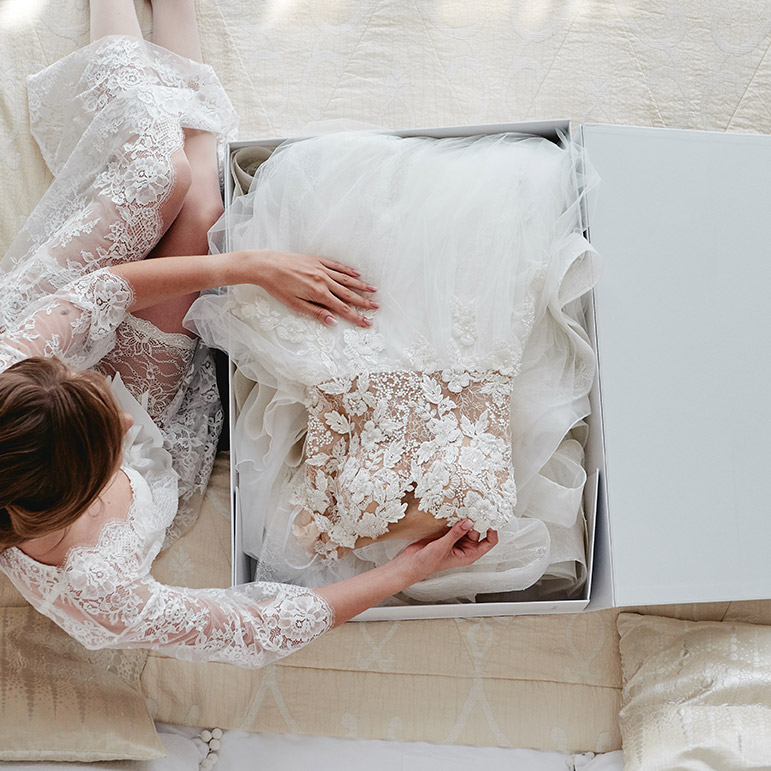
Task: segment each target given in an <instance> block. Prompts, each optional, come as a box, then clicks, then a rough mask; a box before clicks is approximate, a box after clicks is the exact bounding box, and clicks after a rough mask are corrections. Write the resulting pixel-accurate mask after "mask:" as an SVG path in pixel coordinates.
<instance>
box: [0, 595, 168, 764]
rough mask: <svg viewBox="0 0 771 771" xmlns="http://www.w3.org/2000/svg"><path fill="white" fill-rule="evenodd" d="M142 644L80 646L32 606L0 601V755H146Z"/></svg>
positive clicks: (152, 745)
mask: <svg viewBox="0 0 771 771" xmlns="http://www.w3.org/2000/svg"><path fill="white" fill-rule="evenodd" d="M146 657H147V653H146V652H145V651H113V650H107V651H88V650H86V649H85V648H84V647H83V646H82V645H80V644H79V643H77V642H76V641H75V640H73V639H72V638H71V637H69V636H68V635H67V634H66V633H65V632H63V631H62V630H61V629H59V627H57V626H56V625H55V624H54V623H53V622H52V621H50V620H49V619H47V618H45V617H44V616H41V615H40V614H39V613H38V612H37V611H35V610H33V609H32V608H29V607H27V608H0V760H86V761H93V760H118V759H131V760H149V759H152V758H158V757H163V755H164V750H163V745H162V744H161V742H160V740H159V738H158V736H157V734H156V731H155V725H154V724H153V721H152V719H151V717H150V713H149V711H148V709H147V704H146V703H145V700H144V698H143V697H142V696H141V695H140V693H139V691H138V690H137V688H136V687H132V686H138V685H139V677H140V675H141V673H142V669H143V667H144V663H145V660H146Z"/></svg>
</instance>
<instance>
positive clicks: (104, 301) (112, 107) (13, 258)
mask: <svg viewBox="0 0 771 771" xmlns="http://www.w3.org/2000/svg"><path fill="white" fill-rule="evenodd" d="M29 92H30V111H31V117H32V125H33V131H34V133H35V136H36V138H37V140H38V143H39V144H40V147H41V151H42V152H43V156H44V157H45V159H46V162H47V163H48V165H49V167H50V168H51V170H52V171H53V173H54V174H55V175H56V178H55V180H54V182H53V184H52V185H51V187H50V188H49V190H48V192H47V193H46V195H45V196H44V197H43V199H42V201H41V202H40V204H39V205H38V207H37V208H36V209H35V211H34V212H33V213H32V215H30V217H29V219H28V220H27V223H26V225H25V227H24V229H23V230H22V232H21V233H20V235H19V236H18V237H17V239H16V240H15V241H14V243H13V244H12V245H11V248H10V250H9V252H8V254H7V255H6V256H5V258H4V259H3V262H2V268H4V269H5V271H6V272H5V273H4V274H3V289H4V291H3V292H2V294H0V370H2V369H5V368H6V367H8V366H11V365H12V364H14V363H15V362H17V361H20V360H21V359H24V358H27V357H29V356H58V357H60V358H61V359H63V360H64V361H65V362H66V363H67V364H68V365H69V366H71V367H73V368H76V369H83V368H87V367H97V368H99V369H100V370H101V371H102V372H104V373H105V374H108V375H120V378H115V381H114V382H113V392H114V393H115V395H116V398H118V400H119V402H120V401H121V399H127V400H128V402H126V403H123V402H122V406H123V408H124V409H127V410H129V411H131V410H132V409H133V410H134V411H133V412H132V414H133V415H134V417H135V425H134V427H132V429H130V433H131V435H132V437H133V439H132V440H131V442H130V444H131V446H130V447H129V448H128V449H127V450H126V454H125V464H124V467H123V468H124V471H125V472H126V474H127V476H128V477H129V480H130V482H131V488H132V493H133V503H132V505H131V508H130V510H129V512H128V514H127V515H126V517H125V518H124V519H121V518H117V519H112V520H109V519H108V520H107V521H106V522H105V523H104V525H103V527H102V529H101V531H100V533H99V536H98V540H97V543H95V544H93V545H91V544H84V545H78V546H75V547H73V548H72V549H71V550H70V551H69V553H68V555H67V557H66V560H65V562H64V563H63V565H61V567H56V566H49V565H44V564H42V563H39V562H36V561H35V560H33V559H32V558H30V557H28V556H27V555H26V554H24V553H23V552H22V551H21V550H19V549H17V548H10V549H6V550H5V551H4V552H3V553H2V554H0V568H2V569H3V571H4V572H6V573H7V574H8V575H9V577H10V578H11V580H12V581H13V583H14V584H15V585H16V586H17V588H18V589H19V591H21V593H22V594H23V595H24V596H25V597H26V598H27V600H28V601H29V602H30V603H31V604H32V605H34V606H35V607H36V608H38V610H40V611H41V612H42V613H44V614H45V615H47V616H49V617H50V618H52V619H53V620H54V621H55V622H56V623H57V624H59V625H60V626H61V627H62V628H63V629H65V630H66V631H67V632H68V633H69V634H71V635H72V636H73V637H75V638H76V639H77V640H79V641H80V642H81V643H82V644H83V645H85V646H86V647H88V648H104V647H114V648H117V647H149V648H155V649H157V650H162V651H164V652H166V653H169V654H171V655H176V656H179V657H183V658H191V659H196V660H213V661H226V662H232V663H236V664H241V665H243V666H248V667H258V666H262V665H264V664H266V663H268V662H270V661H272V660H274V659H276V658H279V657H280V656H284V655H286V654H287V653H291V652H292V651H293V650H296V649H297V648H298V647H300V646H301V645H304V644H305V643H307V642H308V641H309V640H311V639H313V638H314V637H316V636H318V635H319V634H321V633H322V632H324V631H325V630H326V629H328V628H329V626H330V625H331V624H332V612H331V610H330V608H329V606H328V605H327V603H326V602H325V601H324V600H323V598H321V597H319V596H318V595H316V594H314V593H313V592H311V591H309V590H306V589H295V588H293V587H286V586H282V585H278V584H258V585H254V586H246V587H235V588H233V589H212V590H191V589H184V588H176V587H169V586H164V585H162V584H159V583H158V582H157V581H155V580H154V579H153V578H152V577H151V576H150V575H149V571H150V566H151V564H152V561H153V559H154V558H155V556H156V555H157V554H158V552H159V551H160V549H161V548H163V546H165V545H168V543H169V542H170V541H171V540H173V539H174V538H175V537H176V536H177V535H179V534H180V533H181V532H182V531H183V530H184V529H185V528H186V527H188V526H189V525H190V524H191V523H192V522H193V521H194V519H195V516H196V513H197V509H196V507H195V505H194V498H195V497H196V495H201V494H203V491H204V489H205V487H206V483H207V480H208V476H209V472H210V469H211V465H212V462H213V460H214V454H215V452H216V444H217V437H218V435H219V430H220V427H221V425H222V410H221V407H220V404H219V397H218V394H217V387H216V379H215V374H214V366H213V361H212V358H211V354H210V353H209V351H208V349H207V348H205V347H204V346H202V345H199V343H198V341H197V340H194V339H192V338H188V337H187V336H185V335H171V334H167V333H164V332H161V331H160V330H159V329H157V328H156V327H155V326H154V325H152V324H150V323H149V322H147V321H143V320H142V319H139V318H135V317H133V316H131V315H130V314H128V309H129V308H130V307H131V306H132V305H133V303H134V295H133V291H132V288H131V286H130V285H129V284H128V283H127V282H126V281H124V280H123V279H122V278H120V277H119V276H117V275H116V274H115V273H113V272H111V270H110V267H111V266H113V265H116V264H120V263H123V262H126V261H129V260H136V259H140V258H142V257H144V256H145V255H146V254H147V253H148V252H149V250H150V249H152V247H153V246H154V245H155V243H156V242H157V241H158V239H159V238H160V236H161V234H162V232H163V229H164V226H165V225H168V222H164V216H165V211H166V209H165V206H166V204H167V202H168V201H169V200H170V199H171V197H173V196H174V194H175V185H176V167H175V162H174V153H175V152H176V151H177V150H179V149H180V148H181V147H182V140H183V133H182V127H183V126H184V127H190V128H197V129H202V130H207V131H213V132H216V133H217V134H218V135H219V136H220V137H225V136H232V135H233V129H234V126H235V115H234V113H233V109H232V107H231V106H230V103H229V101H228V99H227V97H226V96H225V94H224V92H223V91H222V87H221V86H220V85H219V82H218V81H217V79H216V77H215V76H214V74H213V72H212V71H211V69H210V68H208V67H205V66H203V65H200V64H196V63H195V62H191V61H188V60H185V59H181V58H180V57H177V56H175V55H174V54H171V53H170V52H168V51H164V49H161V48H158V47H157V46H153V45H152V44H149V43H145V42H144V41H141V40H138V39H135V38H128V37H119V36H113V37H108V38H103V39H101V40H99V41H97V42H96V43H93V44H92V45H91V46H88V47H87V48H85V49H82V50H80V51H77V52H75V53H74V54H72V55H71V56H69V57H67V58H66V59H64V60H62V61H61V62H57V63H56V64H54V65H52V66H51V67H49V68H48V69H46V70H44V71H43V72H42V73H40V74H39V75H36V76H34V77H33V78H32V79H31V80H30V88H29ZM65 95H66V98H65ZM118 381H120V385H118ZM132 400H133V401H132ZM137 402H138V403H137ZM142 406H144V410H143V409H142ZM151 417H152V419H153V420H154V421H155V423H153V422H152V420H151ZM139 469H141V473H140V471H139Z"/></svg>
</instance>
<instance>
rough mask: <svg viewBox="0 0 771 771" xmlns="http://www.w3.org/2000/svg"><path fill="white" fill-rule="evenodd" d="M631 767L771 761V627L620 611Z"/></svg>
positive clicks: (727, 768)
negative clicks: (683, 619) (687, 619)
mask: <svg viewBox="0 0 771 771" xmlns="http://www.w3.org/2000/svg"><path fill="white" fill-rule="evenodd" d="M618 631H619V634H620V635H621V643H620V647H621V665H622V670H623V706H622V708H621V712H620V715H619V717H620V722H621V736H622V741H623V748H624V762H625V766H624V768H625V769H626V771H658V769H661V771H691V769H693V770H694V771H696V769H698V771H705V770H706V769H720V771H732V769H751V768H763V769H768V768H769V767H771V740H770V739H769V737H771V627H766V626H756V625H753V624H732V623H728V622H720V621H679V620H677V619H672V618H659V617H658V616H641V615H638V614H636V613H621V614H619V617H618Z"/></svg>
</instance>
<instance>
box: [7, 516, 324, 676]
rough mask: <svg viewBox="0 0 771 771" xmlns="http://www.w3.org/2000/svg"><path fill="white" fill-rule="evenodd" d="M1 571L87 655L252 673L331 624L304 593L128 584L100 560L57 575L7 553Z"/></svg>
mask: <svg viewBox="0 0 771 771" xmlns="http://www.w3.org/2000/svg"><path fill="white" fill-rule="evenodd" d="M120 524H122V523H120ZM0 566H2V568H3V569H4V571H5V572H7V573H8V575H9V576H10V577H11V579H12V580H13V581H14V583H15V584H16V585H17V587H18V588H19V590H20V591H21V592H22V594H24V596H25V597H26V598H27V600H29V601H30V603H31V604H32V605H34V606H35V607H36V608H37V609H38V610H39V611H40V612H41V613H43V614H45V615H47V616H48V617H49V618H51V619H52V620H53V621H55V622H56V623H57V624H58V625H59V626H61V627H62V628H63V629H64V630H65V631H66V632H67V633H68V634H70V635H71V636H72V637H74V638H75V639H77V640H78V641H79V642H80V643H82V644H83V645H84V646H85V647H87V648H90V649H98V648H150V649H153V650H157V651H160V652H162V653H165V654H167V655H170V656H174V657H176V658H182V659H188V660H191V661H219V662H226V663H231V664H238V665H240V666H243V667H249V668H258V667H262V666H265V665H266V664H269V663H271V662H272V661H275V660H276V659H279V658H281V657H283V656H286V655H288V654H290V653H292V652H294V651H296V650H298V649H299V648H301V647H302V646H304V645H305V644H306V643H308V642H310V641H311V640H313V639H315V638H316V637H318V636H319V635H321V634H322V633H323V632H325V631H327V630H328V629H329V628H330V627H331V626H332V622H333V615H332V611H331V609H330V607H329V605H328V604H327V602H326V601H325V600H324V599H323V598H322V597H320V596H319V595H317V594H316V593H315V592H313V591H312V590H310V589H305V588H303V587H296V586H289V585H285V584H272V583H255V584H245V585H242V586H237V587H232V588H230V589H186V588H180V587H172V586H166V585H164V584H160V583H158V582H157V581H156V580H154V579H153V578H152V577H150V576H144V577H141V578H136V579H135V580H129V581H127V580H125V569H121V567H120V566H119V565H115V564H114V563H113V561H112V560H108V561H105V559H104V554H100V555H98V556H97V558H95V559H94V560H93V561H91V560H89V559H84V558H80V557H79V558H78V559H76V560H68V563H67V565H66V566H65V568H63V569H58V568H54V567H51V566H47V565H42V564H40V563H37V562H34V561H33V560H30V559H29V558H27V557H26V555H24V554H23V553H22V552H20V551H19V550H18V549H8V550H7V552H5V553H4V554H3V555H0ZM121 573H122V574H123V578H124V580H122V581H121V580H118V576H119V575H120V574H121Z"/></svg>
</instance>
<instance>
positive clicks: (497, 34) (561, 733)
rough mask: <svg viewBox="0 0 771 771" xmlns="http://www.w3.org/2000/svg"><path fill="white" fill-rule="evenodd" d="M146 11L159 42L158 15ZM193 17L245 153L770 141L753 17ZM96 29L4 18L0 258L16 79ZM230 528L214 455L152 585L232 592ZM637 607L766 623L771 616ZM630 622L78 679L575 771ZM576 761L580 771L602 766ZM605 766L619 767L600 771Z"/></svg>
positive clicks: (726, 13)
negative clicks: (318, 132) (584, 136)
mask: <svg viewBox="0 0 771 771" xmlns="http://www.w3.org/2000/svg"><path fill="white" fill-rule="evenodd" d="M137 8H138V10H139V12H140V18H141V21H142V26H143V30H144V32H145V33H146V34H147V35H148V36H149V34H150V32H151V10H150V5H149V2H147V0H140V2H139V4H138V6H137ZM198 11H199V24H200V29H201V35H202V47H203V53H204V59H205V61H206V62H208V63H210V64H212V65H213V66H214V68H215V70H216V71H217V73H218V74H219V76H220V78H221V80H222V81H223V84H224V86H225V88H226V90H227V91H228V93H229V95H230V97H231V99H232V101H233V103H234V105H235V107H236V110H237V111H238V113H239V114H240V116H241V127H240V137H241V138H243V139H249V138H254V137H266V136H287V135H292V134H296V133H298V132H301V131H307V130H312V128H313V124H315V123H318V122H320V121H330V120H348V121H350V120H358V121H361V122H364V123H367V124H371V125H377V126H382V127H387V128H409V127H418V126H441V125H458V124H480V123H497V122H506V121H522V120H531V119H541V118H555V117H564V116H568V117H570V118H572V119H574V120H575V121H577V122H602V123H619V124H636V125H643V126H671V127H677V128H692V129H708V130H716V131H740V132H742V131H749V132H767V123H766V119H767V111H766V107H765V106H766V105H767V104H768V100H769V98H771V67H770V66H769V59H768V50H769V44H770V42H771V17H769V16H768V12H767V11H766V10H764V9H763V7H762V6H761V5H760V4H753V3H751V2H744V3H740V2H736V3H731V4H730V5H725V4H721V5H719V6H718V5H713V4H711V3H709V4H708V3H705V2H699V0H680V2H678V3H672V2H670V0H652V1H651V2H647V1H646V2H643V0H618V1H617V2H610V1H608V2H605V1H604V0H572V1H571V2H565V3H544V2H539V1H538V0H506V1H505V2H504V0H484V1H483V2H479V3H473V4H469V3H466V2H463V0H415V1H414V2H410V3H405V2H401V1H400V0H363V1H362V2H352V0H325V1H324V2H321V1H319V0H266V2H263V3H259V4H255V3H253V2H252V0H206V2H204V1H203V0H201V2H200V4H199V8H198ZM87 20H88V7H87V3H86V2H85V0H80V2H75V3H58V2H53V0H6V2H4V3H3V4H2V6H0V50H2V51H3V55H2V57H1V58H0V72H1V73H2V81H3V88H2V93H1V94H0V165H1V166H2V168H3V180H4V183H5V184H4V185H3V186H2V188H0V204H1V205H0V248H2V250H3V251H5V248H6V247H7V245H8V243H9V242H10V240H11V238H12V237H13V235H14V233H15V232H16V230H17V229H18V227H19V224H20V222H22V221H23V219H24V217H25V215H26V214H28V212H29V211H31V209H32V208H33V207H34V205H35V203H36V202H37V200H38V199H39V197H40V196H41V194H42V193H43V191H44V190H45V189H46V186H47V185H48V183H49V181H50V174H49V172H48V170H47V169H46V167H45V164H44V162H43V160H42V158H41V157H40V154H39V152H38V151H37V147H36V145H35V143H34V141H33V139H32V138H31V136H30V134H29V123H28V115H27V107H26V90H25V76H26V75H27V74H29V73H33V72H36V71H37V70H39V69H40V68H42V67H43V66H45V65H47V64H50V63H51V62H53V61H55V60H56V59H58V58H60V57H62V56H64V55H65V54H67V53H69V52H70V51H72V50H74V49H75V48H77V47H79V46H81V45H82V44H83V43H85V42H86V41H87V34H88V25H87ZM229 515H230V504H229V480H228V457H227V454H226V453H221V454H220V456H219V457H218V460H217V463H216V466H215V470H214V474H213V476H212V480H211V483H210V487H209V490H208V493H207V496H206V499H205V501H204V503H203V507H202V511H201V516H200V518H199V521H198V523H197V524H196V526H195V527H194V528H193V530H192V531H190V532H189V533H188V534H187V535H185V536H184V537H183V538H182V539H181V540H179V541H178V542H177V543H176V544H175V545H174V546H173V547H172V548H171V549H170V550H169V551H168V552H166V553H164V554H163V555H162V556H161V557H160V558H159V559H158V560H157V562H156V565H155V568H154V574H155V575H156V577H157V578H159V579H161V580H163V581H166V582H169V583H173V584H177V585H186V586H193V587H203V586H226V585H228V584H229V578H230V524H229ZM0 609H2V612H3V613H5V614H6V616H5V618H6V619H15V620H14V621H13V623H18V624H21V626H20V627H19V628H21V629H23V628H24V624H29V623H32V622H31V621H30V620H29V618H28V616H27V615H25V614H26V613H27V609H26V608H25V607H24V601H23V600H22V599H21V598H20V596H19V595H18V594H17V593H16V592H15V591H14V590H13V588H12V587H11V586H10V584H9V583H8V582H7V580H6V579H5V578H4V577H2V576H0ZM637 610H638V611H639V612H641V613H646V614H657V615H660V616H670V617H674V618H678V619H684V620H712V621H734V622H747V623H754V624H771V602H769V601H757V602H744V603H720V604H711V605H694V606H667V607H661V608H640V609H637ZM618 613H619V611H618V610H610V611H602V612H593V613H585V614H579V615H570V616H540V617H516V618H496V619H490V618H478V619H457V620H435V621H414V622H401V623H400V622H377V623H352V624H347V625H345V626H344V627H342V628H340V629H337V630H335V631H334V632H332V633H330V634H328V635H326V636H324V637H322V638H321V639H320V640H318V641H317V642H315V643H314V644H312V645H310V646H309V647H308V648H306V649H304V650H302V651H300V652H298V653H297V654H294V655H292V656H291V657H289V658H287V659H285V660H283V661H280V662H278V663H277V664H275V665H273V666H270V667H267V668H266V669H264V670H261V671H243V670H239V669H237V668H235V667H230V666H227V665H223V664H192V663H188V662H182V661H176V660H172V659H169V658H166V657H163V656H161V655H158V654H155V653H149V654H148V653H147V652H140V651H132V652H126V653H125V654H124V653H120V654H115V655H114V656H112V658H111V659H110V660H109V661H106V660H96V659H94V660H93V661H91V660H88V661H87V663H88V665H89V666H99V667H107V668H108V669H109V668H110V667H111V668H112V670H111V671H113V672H114V673H116V675H117V676H119V677H122V678H123V679H124V681H125V682H127V683H128V684H129V686H130V687H131V688H132V689H133V691H134V692H136V693H137V694H139V695H140V697H141V700H142V703H144V704H145V705H146V708H147V709H148V711H149V715H150V717H151V718H152V720H153V721H157V722H161V723H166V724H173V725H176V726H190V727H201V726H203V727H206V726H209V727H211V726H218V727H220V728H222V729H227V730H229V731H241V732H261V733H269V734H292V735H301V736H306V737H308V736H317V737H318V736H324V737H333V738H337V739H339V740H344V739H360V740H391V741H397V742H433V743H438V744H442V745H478V746H486V747H497V748H534V749H538V750H542V751H544V752H552V753H562V755H563V762H564V757H568V758H569V757H573V758H574V759H575V757H577V756H576V755H575V753H589V752H590V753H611V752H613V751H617V750H619V749H620V748H621V733H620V728H619V719H618V715H619V710H620V708H621V703H622V690H621V689H622V670H621V661H620V656H619V647H618V639H619V638H618V633H617V630H616V622H617V616H618ZM36 623H37V622H36ZM40 623H42V621H41V622H40ZM10 624H11V621H7V628H10V626H8V625H10ZM40 634H41V635H42V636H43V637H44V638H45V639H46V640H47V643H46V644H49V645H52V646H55V645H57V644H59V642H57V641H60V643H61V644H62V645H65V644H66V643H65V642H64V641H63V640H62V638H61V637H59V636H57V630H56V629H55V628H53V627H51V628H50V629H48V628H46V629H45V630H42V631H41V632H40ZM9 639H10V638H9ZM13 639H14V640H16V641H17V642H16V643H14V644H19V643H18V640H19V639H23V638H20V637H19V636H17V637H14V638H13ZM41 639H42V638H41ZM9 646H10V647H9ZM15 655H16V649H15V648H14V647H13V645H11V644H10V643H8V644H3V646H2V647H0V658H2V657H6V660H7V661H9V660H11V659H13V657H14V656H15ZM72 655H73V656H74V655H76V653H74V652H73V653H72ZM77 655H78V656H81V654H80V653H77ZM84 656H85V654H83V655H82V656H81V659H83V660H84V661H86V659H87V657H86V658H83V657H84ZM97 658H98V657H97ZM79 660H80V659H79ZM25 698H26V699H27V701H26V702H25V703H26V704H27V706H28V707H29V709H27V714H26V716H25V715H24V714H23V712H18V713H16V714H12V715H10V718H9V716H7V715H4V716H3V723H4V725H6V726H8V728H7V729H6V730H7V731H8V732H10V733H14V732H15V733H19V732H25V731H31V732H33V731H35V730H38V729H36V727H35V723H34V720H32V719H31V718H30V716H35V715H37V716H38V717H39V715H40V714H41V713H39V712H36V711H35V709H37V707H35V709H33V708H32V707H30V706H29V705H30V704H32V705H33V706H35V704H37V702H35V696H34V692H30V693H28V694H27V696H26V697H25ZM41 698H42V697H41ZM30 700H31V701H30ZM38 701H39V700H38ZM320 705H323V708H320ZM9 719H11V721H12V722H11V723H9V722H8V720H9ZM179 730H180V731H181V730H182V729H181V728H180V729H179ZM191 730H192V729H191ZM227 736H228V734H227V733H226V738H227ZM188 738H190V737H188ZM190 740H191V741H192V739H190ZM168 741H169V740H167V743H168ZM298 741H299V740H298ZM234 742H235V739H234ZM66 744H67V743H66V741H65V742H64V744H63V745H62V746H64V745H66ZM68 746H69V745H68ZM223 747H224V743H223ZM199 749H200V748H199ZM0 750H2V747H0ZM159 751H160V750H158V746H157V745H156V754H157V753H158V752H159ZM265 751H266V752H267V750H265ZM287 751H288V750H287ZM72 752H73V753H75V754H77V753H76V752H75V749H73V750H72ZM148 752H149V750H148ZM0 757H2V755H0ZM114 757H119V756H117V755H114ZM126 757H127V756H126ZM147 757H150V756H149V755H148V756H147ZM191 757H192V756H191ZM234 757H235V756H234ZM582 757H583V759H582V760H580V763H583V764H584V765H583V766H580V765H576V766H575V767H577V768H578V767H582V768H583V767H585V768H587V769H588V768H590V766H589V765H588V763H589V761H591V762H593V763H598V762H599V759H593V758H589V757H588V756H582ZM29 759H30V760H32V759H34V758H33V757H32V756H31V755H30V756H29ZM43 759H45V758H43ZM48 759H54V758H48ZM60 759H65V758H63V757H61V758H60ZM70 759H76V758H75V757H74V756H73V757H72V758H70ZM94 759H98V758H94ZM145 760H147V758H145ZM202 760H203V756H202V757H201V758H199V759H198V760H197V761H196V762H201V761H202ZM148 762H150V761H148ZM410 762H413V761H410ZM458 762H460V761H458ZM573 762H574V765H575V763H579V761H576V760H574V761H573ZM614 762H620V761H619V759H618V756H617V755H616V756H615V758H612V757H611V756H608V757H607V763H608V765H605V766H600V765H599V764H598V765H597V766H596V768H597V769H599V768H601V767H602V768H606V769H610V768H613V767H614V766H612V765H610V764H611V763H614ZM404 763H405V764H404V765H403V767H404V768H410V767H415V768H417V767H421V768H428V766H425V765H423V766H419V765H418V764H417V762H416V761H415V762H413V765H412V766H410V765H409V763H407V762H406V761H404ZM338 767H341V766H338ZM445 767H448V766H445ZM449 767H453V766H449ZM457 767H458V768H460V765H458V766H457ZM490 767H491V768H493V767H494V766H492V765H491V766H490ZM511 767H512V768H513V767H516V766H514V765H512V766H511ZM563 767H564V766H563ZM616 767H620V766H616ZM147 768H148V769H149V768H151V766H148V767H147ZM162 768H163V769H166V768H168V769H169V770H171V769H173V768H176V766H171V765H169V766H168V767H167V766H163V767H161V766H158V771H161V769H162ZM181 768H184V767H183V766H180V769H181ZM546 768H549V766H544V769H546ZM555 768H556V766H555ZM591 771H595V766H591Z"/></svg>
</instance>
